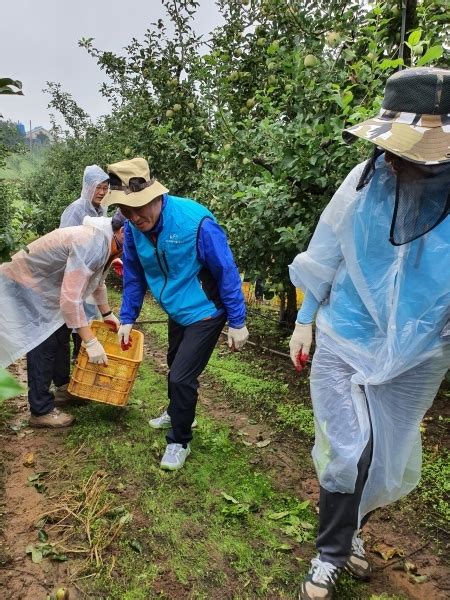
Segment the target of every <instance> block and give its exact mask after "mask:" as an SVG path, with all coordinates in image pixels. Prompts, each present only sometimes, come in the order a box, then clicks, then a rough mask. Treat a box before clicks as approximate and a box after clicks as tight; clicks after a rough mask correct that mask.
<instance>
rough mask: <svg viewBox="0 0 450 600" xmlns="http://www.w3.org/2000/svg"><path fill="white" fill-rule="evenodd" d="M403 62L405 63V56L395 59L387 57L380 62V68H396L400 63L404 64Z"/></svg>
mask: <svg viewBox="0 0 450 600" xmlns="http://www.w3.org/2000/svg"><path fill="white" fill-rule="evenodd" d="M403 64H404V62H403V58H396V59H395V60H390V59H389V58H385V59H384V60H382V61H381V63H380V69H383V70H386V69H396V68H397V67H399V66H400V65H402V66H403Z"/></svg>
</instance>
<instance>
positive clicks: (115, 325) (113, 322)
mask: <svg viewBox="0 0 450 600" xmlns="http://www.w3.org/2000/svg"><path fill="white" fill-rule="evenodd" d="M103 322H104V323H107V324H108V325H110V327H111V329H112V330H113V331H116V332H117V331H119V327H120V321H119V319H118V318H117V317H116V315H115V314H114V313H113V312H112V313H111V314H110V315H108V316H107V317H103Z"/></svg>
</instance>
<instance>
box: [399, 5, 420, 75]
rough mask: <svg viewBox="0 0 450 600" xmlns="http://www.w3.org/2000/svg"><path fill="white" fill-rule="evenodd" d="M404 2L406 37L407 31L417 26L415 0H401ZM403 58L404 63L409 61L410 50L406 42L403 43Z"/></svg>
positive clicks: (406, 35) (406, 37) (406, 36)
mask: <svg viewBox="0 0 450 600" xmlns="http://www.w3.org/2000/svg"><path fill="white" fill-rule="evenodd" d="M403 1H404V2H406V19H405V39H406V40H407V39H408V32H410V31H411V30H413V29H416V28H417V0H402V1H401V3H400V4H401V6H403ZM403 60H404V61H405V65H406V64H410V62H411V50H410V49H409V48H408V46H407V45H406V44H403Z"/></svg>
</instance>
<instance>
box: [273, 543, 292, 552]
mask: <svg viewBox="0 0 450 600" xmlns="http://www.w3.org/2000/svg"><path fill="white" fill-rule="evenodd" d="M274 550H278V551H279V552H290V551H291V550H292V546H290V545H289V544H280V545H279V546H275V548H274Z"/></svg>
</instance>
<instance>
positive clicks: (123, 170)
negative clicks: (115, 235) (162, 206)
mask: <svg viewBox="0 0 450 600" xmlns="http://www.w3.org/2000/svg"><path fill="white" fill-rule="evenodd" d="M108 174H109V181H110V185H109V190H110V191H109V193H108V194H107V195H106V196H105V197H104V198H103V200H102V206H110V205H111V204H124V205H125V206H131V207H134V208H138V207H139V206H144V204H148V203H149V202H151V201H152V200H154V199H155V198H157V197H158V196H161V195H162V194H167V193H168V191H169V190H168V189H167V188H166V187H165V186H163V185H162V184H161V183H159V181H157V180H156V179H154V178H151V177H150V168H149V166H148V162H147V161H146V160H145V158H133V159H131V160H122V161H120V162H117V163H114V164H112V165H108Z"/></svg>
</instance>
